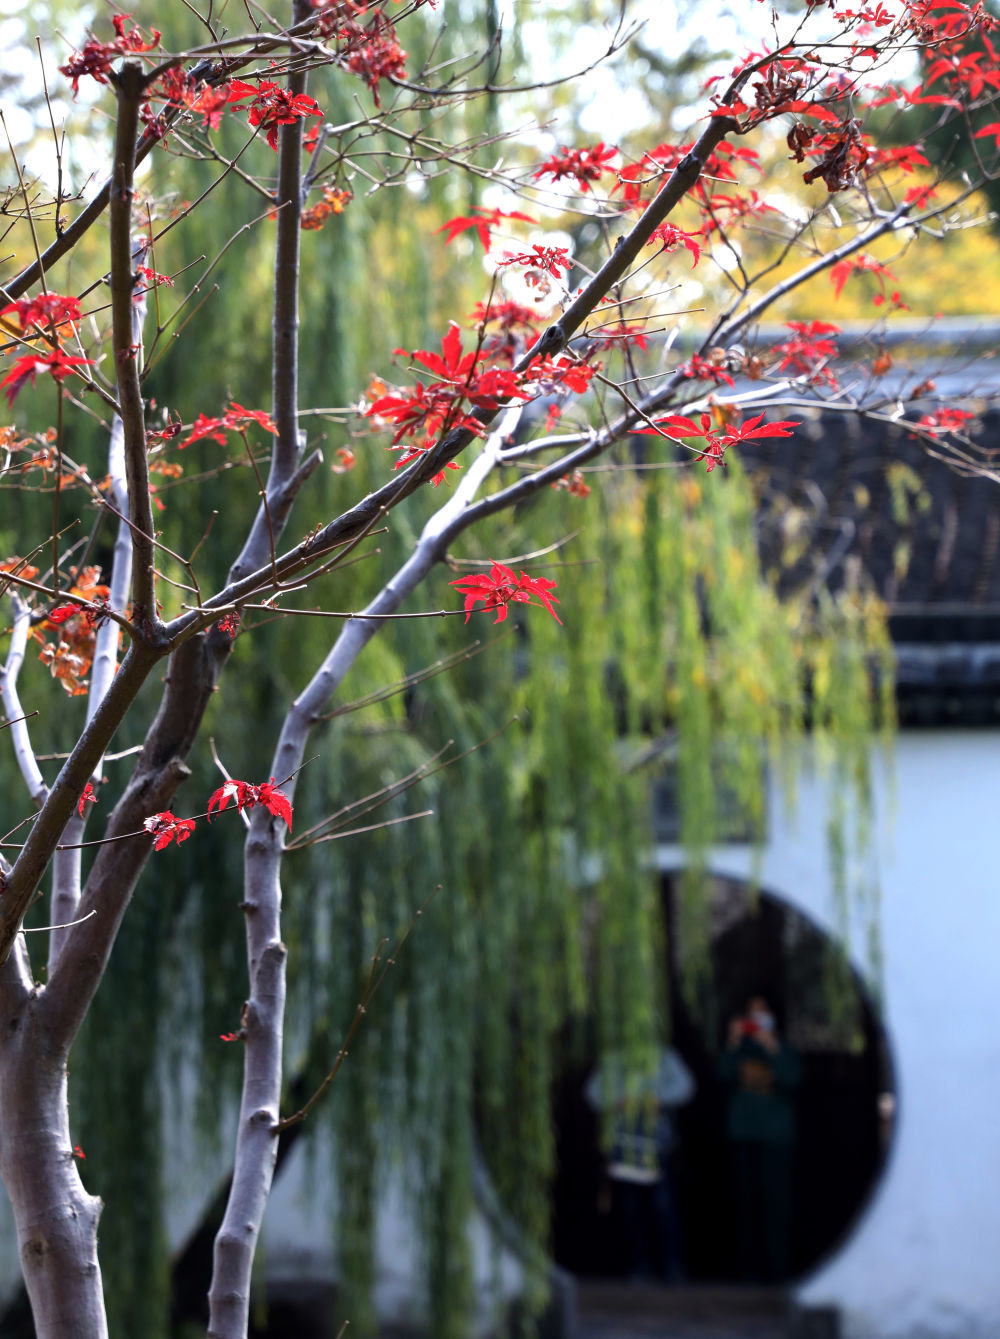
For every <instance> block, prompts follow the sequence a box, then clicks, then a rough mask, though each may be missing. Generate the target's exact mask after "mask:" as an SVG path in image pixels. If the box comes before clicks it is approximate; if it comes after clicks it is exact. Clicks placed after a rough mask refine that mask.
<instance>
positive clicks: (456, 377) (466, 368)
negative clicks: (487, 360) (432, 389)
mask: <svg viewBox="0 0 1000 1339" xmlns="http://www.w3.org/2000/svg"><path fill="white" fill-rule="evenodd" d="M393 353H402V354H405V355H406V356H407V357H408V358H412V359H414V360H415V361H416V362H418V363H423V365H424V367H426V368H427V370H428V372H433V373H434V375H435V376H436V377H438V378H439V379H440V380H441V381H446V382H449V383H450V384H452V385H454V384H455V383H463V384H464V383H466V382H467V381H468V379H469V376H470V374H471V372H472V369H473V368H474V367H475V365H476V354H475V353H474V352H473V353H467V354H465V355H464V356H463V354H462V332H461V330H460V329H459V327H458V324H457V323H456V322H455V321H449V322H448V333H447V335H445V337H444V339H442V341H441V353H440V354H437V353H429V352H428V351H427V350H426V349H413V350H412V351H411V350H408V349H394V350H393Z"/></svg>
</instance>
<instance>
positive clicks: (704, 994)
mask: <svg viewBox="0 0 1000 1339" xmlns="http://www.w3.org/2000/svg"><path fill="white" fill-rule="evenodd" d="M663 893H664V903H665V911H666V915H667V924H668V926H669V927H671V930H672V933H671V934H670V943H671V945H672V946H675V947H674V950H673V951H672V954H671V958H672V960H671V962H670V963H669V985H670V1004H671V1023H672V1028H671V1044H672V1045H673V1046H674V1047H675V1048H676V1049H677V1050H678V1051H679V1052H680V1054H681V1056H682V1057H683V1059H684V1061H685V1063H686V1064H687V1066H688V1068H689V1069H690V1070H691V1072H692V1074H693V1075H694V1078H695V1080H696V1083H697V1092H696V1094H695V1096H694V1098H693V1099H692V1100H691V1101H690V1102H689V1103H688V1104H687V1105H686V1106H684V1107H682V1108H680V1109H679V1110H677V1111H676V1112H675V1122H676V1129H677V1135H678V1148H677V1151H676V1155H675V1158H674V1164H673V1165H674V1176H673V1180H674V1197H675V1202H676V1206H677V1212H678V1216H679V1219H680V1223H681V1230H682V1235H683V1242H684V1262H685V1274H686V1278H687V1279H688V1281H691V1282H734V1281H736V1280H737V1278H738V1275H739V1265H738V1258H737V1256H738V1243H737V1241H736V1239H735V1238H736V1231H735V1227H734V1223H735V1217H736V1207H735V1202H734V1191H733V1187H732V1176H731V1171H730V1157H729V1148H728V1146H727V1141H726V1137H725V1104H726V1094H725V1092H724V1090H723V1088H722V1087H721V1085H720V1084H719V1082H718V1080H717V1078H716V1067H717V1063H718V1056H719V1053H720V1050H721V1048H722V1046H723V1045H724V1040H723V1039H724V1036H725V1029H726V1026H727V1024H728V1021H729V1019H730V1018H731V1017H733V1016H734V1015H736V1014H738V1013H739V1012H741V1011H742V1009H743V1007H744V1006H745V1004H746V1001H747V998H748V997H749V996H750V995H753V994H756V993H763V994H765V995H766V996H767V998H768V1000H769V1001H770V1003H771V1005H772V1007H773V1009H774V1012H775V1014H776V1015H777V1019H778V1023H779V1026H780V1028H781V1031H782V1033H783V1035H784V1036H785V1037H786V1038H787V1040H788V1041H789V1043H790V1044H791V1045H792V1046H793V1047H794V1048H795V1050H796V1051H797V1052H798V1054H799V1056H800V1057H801V1062H802V1082H801V1087H800V1089H799V1091H798V1096H797V1117H798V1132H797V1141H796V1148H795V1154H794V1164H793V1165H794V1173H793V1226H792V1232H791V1241H790V1272H789V1277H790V1278H794V1277H798V1276H801V1275H802V1274H804V1273H806V1272H808V1271H809V1270H810V1269H811V1268H812V1267H813V1266H815V1265H816V1264H817V1263H818V1262H819V1261H820V1260H821V1259H822V1258H823V1257H824V1256H825V1255H827V1254H829V1253H830V1252H831V1251H833V1250H834V1249H835V1248H836V1246H837V1245H838V1244H839V1242H840V1241H841V1240H843V1238H844V1237H845V1236H846V1235H847V1233H848V1232H849V1231H850V1229H851V1226H852V1224H853V1222H854V1221H855V1219H856V1218H857V1216H858V1214H859V1213H860V1211H861V1209H862V1208H863V1206H864V1205H865V1203H866V1202H867V1200H868V1198H869V1196H870V1194H871V1192H872V1189H873V1186H874V1184H875V1182H876V1180H877V1178H878V1176H879V1174H880V1171H881V1168H882V1165H883V1163H884V1160H885V1156H886V1151H887V1147H888V1140H889V1133H890V1130H889V1126H888V1119H890V1116H889V1113H890V1110H891V1103H892V1097H891V1095H892V1092H893V1083H892V1074H891V1066H890V1062H889V1056H888V1049H887V1046H886V1041H885V1036H884V1033H883V1030H882V1027H881V1024H880V1022H879V1020H878V1017H877V1014H876V1010H875V1007H874V1004H873V1002H872V1000H871V998H870V997H869V995H868V994H867V992H866V991H865V989H864V988H863V986H862V984H861V982H860V980H859V979H858V977H857V976H856V974H854V973H851V972H850V971H849V970H848V969H845V968H844V967H843V966H842V965H841V966H839V968H838V959H837V953H836V949H835V947H834V946H833V944H832V943H831V941H830V940H829V938H828V937H827V936H826V935H825V934H824V933H823V932H822V931H821V930H819V929H818V928H817V927H816V926H815V925H814V924H813V923H812V922H811V921H809V920H808V919H807V918H806V917H804V916H802V915H801V914H799V913H798V912H796V911H794V910H793V909H792V908H791V907H790V906H788V904H787V903H784V902H782V901H781V900H780V899H778V898H776V897H772V896H770V895H768V894H767V893H758V894H757V895H756V897H750V896H748V894H747V890H746V888H745V887H744V886H743V885H740V884H738V883H735V882H733V881H731V880H724V879H717V880H715V881H714V884H713V897H712V903H713V905H712V920H713V934H712V946H711V963H710V971H709V972H708V973H707V980H706V984H705V987H704V989H703V990H702V991H701V992H700V996H699V1000H698V1004H697V1006H696V1007H692V1006H691V1005H690V1004H689V1002H688V1000H687V999H686V997H685V992H684V991H683V990H682V988H681V973H680V963H679V961H677V956H679V955H677V952H676V945H677V944H678V942H679V935H678V934H677V933H676V928H675V923H676V917H675V915H674V909H675V897H676V887H675V880H674V879H673V878H672V877H671V876H667V877H665V878H664V888H663ZM838 970H839V973H840V975H839V977H837V978H836V980H837V981H838V983H839V984H835V985H834V986H833V987H831V973H836V972H837V971H838ZM594 1058H595V1057H594V1056H593V1055H591V1056H589V1057H587V1058H586V1060H585V1062H584V1063H576V1064H572V1065H570V1066H568V1067H567V1070H566V1073H565V1077H564V1080H563V1082H562V1083H561V1085H560V1088H559V1091H558V1093H557V1101H556V1122H557V1139H558V1153H559V1171H558V1176H557V1181H556V1185H555V1191H554V1226H553V1245H554V1252H555V1257H556V1260H557V1262H558V1263H559V1264H560V1265H562V1266H563V1267H564V1268H566V1269H568V1270H570V1271H571V1272H573V1273H575V1274H578V1275H582V1276H585V1277H586V1276H589V1277H604V1278H607V1277H613V1276H616V1275H623V1274H626V1273H627V1272H628V1270H629V1261H628V1259H627V1254H626V1248H625V1234H624V1233H623V1231H622V1223H621V1221H620V1220H619V1215H618V1213H617V1211H616V1206H615V1202H614V1197H613V1196H611V1195H609V1194H608V1189H609V1187H608V1183H607V1180H606V1178H605V1176H604V1171H603V1161H602V1157H601V1152H600V1147H599V1130H598V1118H597V1117H596V1115H595V1113H594V1112H593V1111H592V1110H591V1109H590V1107H589V1106H588V1105H587V1102H586V1099H585V1097H584V1093H583V1089H584V1085H585V1083H586V1080H587V1077H588V1074H589V1072H590V1069H591V1067H592V1065H593V1062H594Z"/></svg>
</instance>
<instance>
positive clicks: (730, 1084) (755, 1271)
mask: <svg viewBox="0 0 1000 1339" xmlns="http://www.w3.org/2000/svg"><path fill="white" fill-rule="evenodd" d="M801 1068H802V1067H801V1063H800V1061H799V1057H798V1055H797V1054H796V1052H795V1051H793V1050H792V1048H791V1047H790V1046H789V1045H788V1044H787V1042H785V1041H783V1040H782V1038H781V1037H780V1036H779V1034H778V1029H777V1026H776V1023H775V1018H774V1014H773V1012H772V1010H771V1008H770V1006H769V1004H768V1002H767V1000H766V999H765V998H764V997H763V996H762V995H755V996H753V997H752V998H751V999H750V1000H749V1001H748V1003H747V1010H746V1013H745V1014H744V1015H742V1016H741V1017H739V1018H734V1019H732V1021H731V1022H730V1025H729V1034H728V1038H727V1047H726V1050H725V1052H724V1053H723V1055H722V1056H721V1057H720V1059H719V1078H720V1080H721V1081H722V1082H723V1083H724V1084H725V1085H726V1086H727V1088H728V1089H729V1100H728V1104H727V1110H726V1138H727V1140H728V1141H729V1145H730V1150H731V1160H732V1170H733V1185H734V1191H735V1201H736V1213H737V1230H738V1244H739V1263H740V1274H741V1276H742V1277H743V1278H745V1279H748V1280H753V1281H755V1282H761V1283H775V1282H779V1281H780V1280H782V1279H786V1278H788V1276H789V1273H790V1264H791V1260H790V1246H791V1235H792V1222H791V1219H792V1212H791V1210H792V1159H793V1156H794V1150H795V1124H796V1121H795V1104H794V1094H795V1090H796V1088H797V1087H798V1085H799V1082H800V1079H801Z"/></svg>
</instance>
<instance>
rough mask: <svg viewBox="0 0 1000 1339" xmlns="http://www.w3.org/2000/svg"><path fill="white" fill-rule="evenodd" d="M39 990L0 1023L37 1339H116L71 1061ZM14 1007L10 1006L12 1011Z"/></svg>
mask: <svg viewBox="0 0 1000 1339" xmlns="http://www.w3.org/2000/svg"><path fill="white" fill-rule="evenodd" d="M38 999H39V993H38V991H37V989H36V990H33V991H31V992H30V993H28V994H27V995H26V996H23V997H22V999H21V1001H20V1006H19V1007H17V1006H15V1008H14V1009H12V1010H7V1009H5V1010H4V1017H3V1018H2V1019H0V1030H2V1039H0V1110H2V1111H3V1121H2V1123H0V1173H2V1175H3V1180H4V1184H5V1186H6V1188H7V1193H8V1194H9V1196H10V1201H11V1205H12V1207H13V1210H14V1220H15V1223H16V1225H17V1241H18V1249H19V1253H20V1261H21V1268H22V1270H23V1272H24V1280H25V1285H26V1287H27V1290H28V1296H29V1298H30V1301H31V1309H32V1313H33V1315H34V1321H35V1333H36V1336H37V1339H107V1333H108V1327H107V1320H106V1318H105V1312H104V1293H103V1289H102V1286H101V1270H100V1266H99V1264H98V1262H97V1222H98V1219H99V1218H100V1214H101V1207H102V1206H101V1201H100V1199H98V1198H97V1197H96V1196H94V1195H88V1193H87V1191H86V1190H85V1189H84V1186H83V1182H82V1181H81V1180H80V1175H79V1171H78V1169H77V1161H76V1158H75V1156H74V1153H73V1143H72V1140H71V1138H70V1132H69V1115H68V1110H69V1109H68V1105H67V1097H66V1055H65V1052H64V1051H63V1050H62V1049H56V1050H54V1049H53V1048H52V1047H51V1045H50V1043H49V1042H48V1041H47V1040H46V1036H45V1029H44V1028H41V1027H39V1026H38V1017H37V1004H38ZM5 1002H6V1001H5Z"/></svg>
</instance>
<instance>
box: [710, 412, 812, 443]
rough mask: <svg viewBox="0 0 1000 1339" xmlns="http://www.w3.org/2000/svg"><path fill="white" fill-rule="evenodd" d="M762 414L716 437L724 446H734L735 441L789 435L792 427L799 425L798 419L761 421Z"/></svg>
mask: <svg viewBox="0 0 1000 1339" xmlns="http://www.w3.org/2000/svg"><path fill="white" fill-rule="evenodd" d="M763 419H764V415H763V414H758V415H757V417H756V418H751V419H748V420H747V422H746V423H743V424H740V425H739V426H737V427H732V428H730V429H729V430H728V431H726V432H720V433H719V434H718V439H719V441H720V442H721V443H722V445H723V446H724V447H725V446H735V445H736V443H737V442H749V441H752V440H755V439H756V438H759V437H791V435H792V429H793V428H797V427H798V426H799V420H798V419H788V418H783V419H775V420H773V421H772V422H770V423H765V422H764V421H763Z"/></svg>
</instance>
